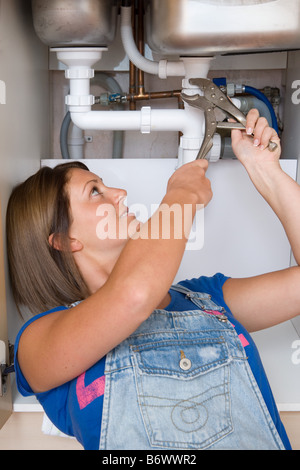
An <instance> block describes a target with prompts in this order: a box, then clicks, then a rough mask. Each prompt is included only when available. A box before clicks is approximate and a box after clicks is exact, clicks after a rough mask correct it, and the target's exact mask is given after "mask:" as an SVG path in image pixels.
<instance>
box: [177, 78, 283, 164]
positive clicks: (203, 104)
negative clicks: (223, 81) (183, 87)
mask: <svg viewBox="0 0 300 470" xmlns="http://www.w3.org/2000/svg"><path fill="white" fill-rule="evenodd" d="M190 84H191V85H194V86H197V87H198V88H199V89H200V90H201V91H203V96H200V95H199V94H198V93H197V94H195V95H187V94H185V93H183V92H182V93H181V98H182V99H183V101H185V102H186V103H187V104H189V105H190V106H193V107H195V108H199V109H202V110H203V111H204V116H205V136H204V140H203V143H202V145H201V148H200V150H199V153H198V155H197V159H200V158H202V159H203V158H207V154H208V152H209V151H210V149H211V148H212V146H213V136H214V134H215V132H216V131H217V130H221V129H229V130H232V129H241V130H243V129H246V116H245V115H244V114H243V113H242V112H241V111H240V110H239V109H238V108H237V107H236V106H235V105H234V104H233V103H232V101H230V99H229V98H228V97H227V95H226V94H225V93H223V92H222V91H221V90H220V88H219V87H218V86H217V85H215V84H214V83H213V82H212V81H211V80H209V79H207V78H193V79H190ZM215 108H219V109H220V110H221V111H223V112H224V113H225V114H226V115H227V116H228V117H231V118H233V119H235V120H236V121H237V122H217V119H216V115H215ZM268 148H269V150H270V151H271V152H273V151H274V150H275V149H276V148H277V144H276V143H275V142H272V141H270V142H269V147H268Z"/></svg>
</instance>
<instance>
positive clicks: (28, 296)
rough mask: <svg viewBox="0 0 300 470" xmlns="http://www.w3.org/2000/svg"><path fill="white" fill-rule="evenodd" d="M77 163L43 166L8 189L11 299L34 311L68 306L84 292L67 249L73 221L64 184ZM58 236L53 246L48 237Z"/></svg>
mask: <svg viewBox="0 0 300 470" xmlns="http://www.w3.org/2000/svg"><path fill="white" fill-rule="evenodd" d="M73 168H80V169H84V170H87V171H89V170H88V168H87V167H86V165H84V164H83V163H81V162H68V163H65V164H61V165H58V166H56V167H55V168H53V169H52V168H49V167H43V168H41V169H40V170H39V171H38V172H37V173H36V174H35V175H33V176H31V177H30V178H28V179H27V180H26V181H25V182H24V183H22V184H20V185H18V186H17V187H16V188H15V189H14V190H13V192H12V194H11V197H10V200H9V203H8V207H7V214H6V234H7V255H8V264H9V273H10V279H11V284H12V290H13V295H14V298H15V302H16V304H17V306H18V308H19V310H20V309H21V308H22V306H26V307H27V308H29V310H30V311H31V312H32V313H33V314H36V313H40V312H43V311H45V310H49V309H51V308H54V307H57V306H61V305H68V304H71V303H73V302H75V301H78V300H83V299H84V298H86V297H87V296H88V289H87V286H86V284H85V282H84V280H83V278H82V276H81V274H80V272H79V270H78V268H77V266H76V264H75V261H74V259H73V256H72V253H71V251H70V249H69V239H68V231H69V227H70V223H71V214H70V207H69V206H70V205H69V198H68V194H67V191H66V184H67V183H68V181H69V177H70V175H69V172H70V170H71V169H73ZM51 234H53V237H54V238H55V237H57V236H59V241H60V245H61V249H60V250H57V249H55V248H54V247H53V246H54V240H52V243H51V244H50V243H49V236H50V235H51Z"/></svg>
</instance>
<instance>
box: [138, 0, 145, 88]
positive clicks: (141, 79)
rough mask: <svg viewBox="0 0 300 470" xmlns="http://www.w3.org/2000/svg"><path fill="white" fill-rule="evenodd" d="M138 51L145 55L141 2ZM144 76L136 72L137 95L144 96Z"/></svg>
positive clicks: (139, 6) (139, 2)
mask: <svg viewBox="0 0 300 470" xmlns="http://www.w3.org/2000/svg"><path fill="white" fill-rule="evenodd" d="M137 42H138V50H139V52H140V54H142V55H143V56H144V54H145V45H144V9H143V0H139V1H138V39H137ZM144 80H145V74H144V72H143V70H138V90H137V91H138V94H139V95H144V93H145V85H144Z"/></svg>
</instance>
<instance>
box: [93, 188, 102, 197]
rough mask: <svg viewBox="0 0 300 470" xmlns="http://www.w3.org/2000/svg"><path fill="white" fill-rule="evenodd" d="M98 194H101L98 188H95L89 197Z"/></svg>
mask: <svg viewBox="0 0 300 470" xmlns="http://www.w3.org/2000/svg"><path fill="white" fill-rule="evenodd" d="M99 194H102V193H100V191H99V189H98V188H96V187H95V188H93V189H92V191H91V196H98V195H99Z"/></svg>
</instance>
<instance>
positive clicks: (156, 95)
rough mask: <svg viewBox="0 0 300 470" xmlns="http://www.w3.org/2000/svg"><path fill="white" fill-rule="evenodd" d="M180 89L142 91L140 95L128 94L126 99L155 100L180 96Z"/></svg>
mask: <svg viewBox="0 0 300 470" xmlns="http://www.w3.org/2000/svg"><path fill="white" fill-rule="evenodd" d="M180 96H181V91H180V90H174V91H156V92H149V93H144V94H141V95H128V96H127V99H128V101H143V100H157V99H163V98H180Z"/></svg>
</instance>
